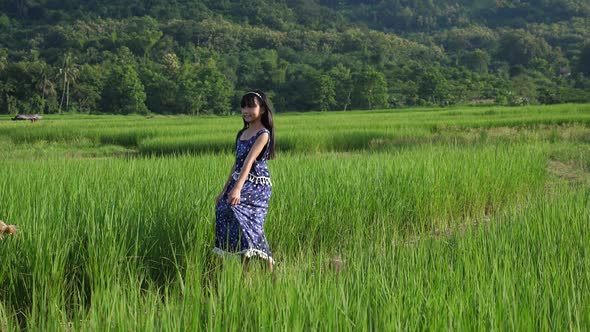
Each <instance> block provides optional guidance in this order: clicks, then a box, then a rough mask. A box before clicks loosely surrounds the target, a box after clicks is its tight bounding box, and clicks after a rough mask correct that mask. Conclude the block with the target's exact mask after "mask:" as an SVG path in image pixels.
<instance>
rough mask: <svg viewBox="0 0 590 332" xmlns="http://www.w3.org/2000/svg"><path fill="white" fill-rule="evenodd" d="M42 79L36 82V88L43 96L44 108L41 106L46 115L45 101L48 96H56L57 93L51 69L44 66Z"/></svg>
mask: <svg viewBox="0 0 590 332" xmlns="http://www.w3.org/2000/svg"><path fill="white" fill-rule="evenodd" d="M40 74H41V75H40V77H39V78H38V79H37V81H36V82H35V88H37V90H38V91H40V92H41V95H42V101H43V103H42V106H41V113H45V101H46V96H47V97H49V96H55V95H56V94H57V93H56V91H55V83H53V81H52V80H51V79H50V74H49V67H48V66H46V65H44V66H43V67H42V68H41V73H40Z"/></svg>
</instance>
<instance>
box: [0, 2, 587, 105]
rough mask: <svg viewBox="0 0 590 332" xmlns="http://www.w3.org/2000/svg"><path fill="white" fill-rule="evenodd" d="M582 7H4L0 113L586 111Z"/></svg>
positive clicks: (524, 4) (223, 4) (60, 4)
mask: <svg viewBox="0 0 590 332" xmlns="http://www.w3.org/2000/svg"><path fill="white" fill-rule="evenodd" d="M589 45H590V3H589V2H588V1H585V0H528V1H527V0H504V1H492V0H454V1H449V0H441V1H426V0H365V1H362V0H359V1H355V0H349V1H334V0H278V1H270V0H255V1H244V0H238V1H225V0H223V1H220V0H215V1H213V0H202V1H188V0H173V1H171V0H153V1H148V2H145V1H138V0H132V1H125V2H120V1H114V0H93V1H81V0H60V1H57V0H16V1H8V0H0V112H1V113H57V112H97V113H100V112H105V113H147V112H154V113H161V114H194V115H199V114H228V113H230V112H232V111H234V110H235V109H236V107H237V102H238V98H239V96H240V94H241V93H243V92H244V91H246V90H250V89H253V88H260V89H263V90H265V91H267V92H268V93H269V95H270V96H271V97H272V100H273V103H274V105H275V107H276V109H277V111H279V112H280V111H289V110H297V111H306V110H318V111H319V110H321V111H330V110H347V109H351V108H355V109H372V108H385V107H403V106H412V105H450V104H455V103H470V102H479V101H481V100H486V101H489V100H492V101H493V102H496V103H500V104H503V103H506V104H520V103H558V102H588V101H590V88H589V87H590V69H589V67H588V66H589V65H588V64H589V63H590V47H589Z"/></svg>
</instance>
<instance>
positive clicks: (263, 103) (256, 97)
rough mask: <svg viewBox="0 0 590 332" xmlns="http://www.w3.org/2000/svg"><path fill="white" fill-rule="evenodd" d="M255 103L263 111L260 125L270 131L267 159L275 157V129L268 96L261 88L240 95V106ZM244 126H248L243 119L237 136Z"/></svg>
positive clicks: (251, 105) (248, 105)
mask: <svg viewBox="0 0 590 332" xmlns="http://www.w3.org/2000/svg"><path fill="white" fill-rule="evenodd" d="M256 105H260V108H261V109H262V110H263V111H264V113H262V118H261V119H260V121H261V122H262V125H263V126H264V127H265V128H266V129H268V131H269V132H270V142H269V144H268V159H275V130H274V124H273V121H272V105H271V103H270V101H269V100H268V97H267V96H266V94H265V93H264V92H262V91H261V90H250V92H247V93H246V94H245V95H244V96H242V101H241V102H240V107H242V108H244V107H255V106H256ZM246 128H248V122H246V120H244V128H242V130H240V132H239V133H238V137H239V136H240V134H241V133H242V132H243V131H244V130H246ZM263 152H264V151H263Z"/></svg>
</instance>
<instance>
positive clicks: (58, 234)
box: [0, 106, 590, 330]
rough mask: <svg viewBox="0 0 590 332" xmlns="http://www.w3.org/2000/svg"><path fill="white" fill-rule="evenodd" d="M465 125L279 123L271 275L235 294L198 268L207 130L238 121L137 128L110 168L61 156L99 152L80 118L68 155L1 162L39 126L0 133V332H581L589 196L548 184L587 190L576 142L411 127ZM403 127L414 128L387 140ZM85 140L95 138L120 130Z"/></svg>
mask: <svg viewBox="0 0 590 332" xmlns="http://www.w3.org/2000/svg"><path fill="white" fill-rule="evenodd" d="M580 108H581V109H580V110H578V111H577V113H576V112H574V113H572V116H573V117H576V116H580V115H584V114H585V112H586V109H585V108H584V107H583V106H580ZM480 110H481V109H479V108H478V109H475V110H474V109H459V110H443V111H442V112H432V111H431V110H417V111H411V112H406V111H402V112H399V114H398V113H390V112H375V114H377V115H379V118H381V119H382V121H381V122H374V123H376V126H375V129H368V128H369V127H368V126H369V125H370V124H371V123H373V122H372V121H368V122H366V123H365V125H367V127H363V124H362V123H361V124H360V125H359V127H357V129H354V130H353V128H354V126H353V124H354V123H355V122H359V121H361V120H360V119H361V118H364V116H369V117H370V116H373V115H371V114H368V115H366V114H360V113H355V112H351V113H350V114H348V113H340V114H336V115H334V114H329V115H325V114H302V115H289V116H285V117H284V118H283V121H285V119H287V118H289V120H290V121H289V122H288V123H287V122H284V123H283V124H282V127H281V126H278V128H280V129H281V130H282V132H281V135H282V137H281V138H280V139H283V142H284V141H286V142H288V143H281V144H292V145H291V148H283V149H280V148H279V154H278V158H277V159H276V160H274V161H271V162H270V168H271V173H272V177H273V184H274V186H273V195H272V198H271V202H270V210H269V214H268V216H267V224H266V226H265V229H266V233H267V237H268V239H269V242H270V244H271V247H272V249H273V253H274V257H275V259H276V260H277V261H278V264H277V267H276V272H275V273H274V274H270V273H268V272H266V271H265V269H264V265H263V264H261V263H260V264H258V263H259V262H256V263H255V264H253V266H252V271H251V272H250V273H249V274H248V275H244V272H243V270H242V267H241V265H240V262H239V261H238V260H232V259H229V260H225V261H224V262H223V264H222V265H221V264H219V263H220V262H219V260H218V258H217V257H216V256H214V255H213V254H212V253H211V248H212V245H213V234H214V199H215V197H216V195H217V194H218V193H219V191H220V190H221V188H222V186H223V181H224V180H225V179H226V177H227V173H228V171H229V169H230V167H231V165H232V163H233V156H232V155H231V153H230V151H231V141H233V137H232V136H233V134H232V131H226V130H224V131H223V132H221V128H222V127H228V128H233V129H235V119H217V118H207V119H188V121H194V126H195V127H194V128H191V125H190V124H183V125H182V126H180V127H182V128H184V127H185V126H186V129H182V130H181V129H179V128H180V127H177V126H176V125H175V124H174V123H176V122H177V121H179V122H182V121H185V119H184V118H183V119H178V118H170V119H145V121H152V120H153V121H154V125H153V127H150V128H148V129H145V128H143V127H142V126H143V125H144V124H142V125H139V124H138V127H137V128H135V129H130V132H133V130H137V132H141V133H151V134H150V135H146V136H142V137H143V138H141V139H140V140H138V141H137V142H138V143H137V144H138V147H139V149H141V146H142V144H145V145H143V146H148V145H149V144H153V147H151V148H146V149H151V150H150V151H152V152H153V153H152V152H150V153H146V155H145V156H141V155H140V156H137V157H123V158H121V157H106V158H105V156H108V152H107V151H108V150H104V151H103V152H105V153H104V154H103V155H102V158H85V157H88V156H92V155H84V154H76V153H74V154H73V156H75V158H72V155H70V154H69V153H70V152H67V150H68V147H69V148H71V149H72V150H75V149H87V150H88V151H91V150H92V151H94V149H100V148H103V149H105V147H106V149H111V147H112V145H108V146H105V145H102V143H101V140H100V139H98V138H91V136H84V135H86V134H84V133H85V131H86V130H90V129H89V128H87V127H86V128H85V129H81V128H82V127H84V126H86V124H85V123H86V122H84V121H81V120H80V119H78V118H73V119H71V120H68V119H67V118H66V119H60V120H55V121H56V124H55V125H57V126H64V125H65V124H64V123H67V122H68V121H72V122H71V123H70V125H72V126H79V128H78V130H76V129H75V128H73V129H72V133H82V134H81V136H79V137H82V138H80V139H79V140H76V139H65V140H55V141H51V140H45V139H43V138H39V140H36V139H35V140H31V141H30V142H29V143H22V142H20V143H16V139H14V137H13V136H11V135H12V134H13V132H12V133H11V132H10V130H14V131H23V132H25V131H27V130H31V131H33V130H34V129H33V128H35V127H33V126H29V125H37V124H18V125H17V124H12V123H11V124H10V126H13V127H11V129H10V130H8V131H1V130H0V137H2V140H4V141H3V142H4V144H5V145H4V148H3V149H2V152H3V154H2V157H1V158H0V169H2V172H1V173H0V202H1V203H0V219H3V220H5V221H7V222H9V223H15V224H17V225H18V226H19V231H20V232H19V234H18V236H17V237H7V238H6V239H5V240H4V241H0V261H1V262H2V264H0V330H18V329H31V330H70V329H72V330H203V329H207V330H260V329H265V330H275V329H280V330H310V329H316V330H391V329H404V330H417V329H421V330H422V329H424V330H426V329H428V330H441V329H453V330H455V329H457V330H459V329H460V330H483V329H485V330H490V329H510V330H516V329H518V330H531V329H541V330H549V329H551V330H564V329H568V330H587V329H588V328H589V327H590V315H589V312H590V295H589V294H590V272H589V271H590V252H589V249H588V248H589V245H590V234H589V233H590V229H589V226H590V225H589V221H590V220H589V219H588V218H589V217H588V216H589V215H590V203H589V202H590V188H589V187H588V186H587V185H585V184H584V183H583V182H574V181H570V180H571V179H569V178H560V177H559V174H557V175H556V174H555V172H551V171H548V168H549V167H550V165H551V163H550V160H559V161H560V162H563V163H570V162H571V165H573V166H572V167H578V170H579V174H580V176H584V175H586V173H587V172H588V169H587V168H584V167H585V166H584V165H586V163H585V156H586V155H587V152H588V151H587V149H586V144H587V143H585V142H584V141H583V138H584V137H585V135H587V133H588V128H587V127H586V126H585V125H584V124H583V123H579V124H575V125H565V126H561V125H560V126H553V125H550V126H542V125H539V124H537V125H534V126H532V127H502V128H495V127H493V126H492V127H488V126H485V125H484V126H482V127H465V128H461V127H448V126H442V125H441V124H439V125H437V126H438V127H436V128H433V127H431V126H430V124H429V123H425V122H424V121H423V119H422V118H421V115H425V114H430V113H434V114H432V116H433V117H443V116H445V114H444V113H448V112H459V113H461V114H464V113H465V116H467V115H468V114H469V112H473V113H478V112H479V111H480ZM557 110H558V111H559V110H560V109H557ZM488 111H489V110H488ZM484 112H485V110H484ZM510 112H514V113H517V114H519V116H522V114H520V113H519V112H524V113H526V112H534V109H522V110H521V109H514V110H512V109H510ZM560 112H562V113H568V112H569V111H568V110H566V109H563V110H561V111H560ZM478 114H479V113H478ZM402 115H403V116H404V117H407V121H408V123H409V122H410V121H411V119H412V117H414V123H413V124H412V125H410V126H404V125H401V124H400V125H399V126H400V127H392V128H389V127H387V126H385V125H382V124H383V123H390V124H392V123H394V122H395V121H397V120H392V119H399V117H401V116H402ZM495 115H496V114H495V113H494V114H489V115H486V116H495ZM446 116H447V117H449V116H455V115H446ZM531 116H532V117H534V115H531ZM314 117H316V118H317V119H318V120H317V122H315V124H313V125H311V126H310V130H309V131H306V132H304V131H296V130H291V129H293V128H297V126H299V125H302V124H303V123H309V119H311V118H314ZM279 118H280V117H277V119H279ZM298 119H300V120H298ZM322 119H323V120H322ZM50 120H52V119H50ZM201 120H202V123H201V122H199V121H201ZM304 120H305V121H304ZM578 120H579V118H578ZM78 121H79V122H78ZM92 121H95V124H94V126H95V127H96V133H100V131H101V128H102V129H104V128H107V127H115V126H117V123H119V122H118V120H117V121H113V118H111V117H107V118H104V119H103V118H96V119H92ZM103 121H104V122H103ZM133 121H137V122H140V121H143V120H141V119H140V118H139V117H137V118H133ZM158 121H161V122H160V124H159V125H158ZM297 121H301V122H297ZM322 121H325V122H323V123H322ZM489 121H491V122H493V119H489ZM48 122H50V121H48ZM197 122H199V123H197ZM441 123H442V122H441ZM4 125H5V124H2V126H4ZM21 125H22V126H21ZM19 126H21V127H19ZM25 126H28V127H25ZM238 126H239V125H238ZM289 126H293V127H291V129H288V128H289ZM314 126H315V127H314ZM324 126H327V127H324ZM453 126H454V125H453ZM29 127H30V128H29ZM15 128H16V129H15ZM23 128H26V129H23ZM38 128H41V127H38ZM395 128H397V129H395ZM191 129H192V131H194V133H193V132H192V131H191ZM47 130H49V129H47ZM117 130H120V132H121V133H122V135H123V133H125V131H124V129H123V128H119V129H117ZM175 130H178V132H179V134H178V135H174V134H173V133H174V131H175ZM183 130H186V131H185V132H183ZM217 131H219V132H217ZM108 132H109V131H108V130H106V129H105V133H103V134H101V135H107V134H106V133H108ZM114 132H115V131H113V132H111V133H114ZM206 132H211V133H212V134H211V135H210V136H209V135H207V134H204V133H206ZM347 132H348V134H349V135H348V136H347V135H345V133H347ZM2 135H4V136H2ZM43 135H44V134H39V136H38V137H43ZM277 135H278V134H277ZM228 136H229V138H228ZM95 137H98V136H95ZM115 137H116V135H115ZM138 137H139V136H138ZM289 137H290V139H291V141H289ZM400 137H403V138H404V140H401V139H400ZM164 138H165V139H164ZM461 138H462V139H461ZM13 139H14V140H13ZM94 139H97V140H96V141H94ZM280 139H279V138H278V142H281V141H280ZM396 139H400V141H397V142H401V143H396V144H394V143H391V142H396V141H395V140H396ZM116 140H119V138H115V139H114V140H113V141H109V142H108V143H109V144H113V142H114V141H116ZM121 140H122V139H121ZM166 140H167V141H166ZM193 140H194V141H193ZM218 140H219V141H218ZM383 140H384V141H383ZM228 141H229V142H230V143H227V142H228ZM150 142H151V143H150ZM166 142H167V143H166ZM193 142H194V143H193ZM216 142H219V143H216ZM289 142H290V143H289ZM314 142H315V143H316V145H313V144H314ZM384 142H385V143H384ZM387 142H389V143H387ZM103 143H107V141H104V142H103ZM134 144H135V143H134ZM158 144H159V147H158ZM183 144H184V147H183ZM193 144H194V145H193ZM217 144H219V145H217ZM379 144H381V145H387V144H390V146H389V147H387V148H384V147H382V146H381V147H376V145H379ZM54 145H55V146H58V147H59V148H58V149H57V148H56V149H57V150H58V151H60V152H55V153H51V152H46V153H42V154H38V155H33V154H29V155H27V153H25V152H22V151H33V150H34V149H35V148H34V147H35V146H38V147H39V146H40V147H41V148H40V149H46V148H47V147H48V146H54ZM227 145H229V147H228V148H223V149H218V148H217V147H218V146H227ZM308 145H310V146H308ZM109 146H110V147H109ZM166 146H168V147H166ZM192 146H197V148H192ZM178 147H180V148H178ZM166 148H167V149H170V150H169V152H165V151H164V149H166ZM191 149H192V150H191ZM125 151H126V150H125ZM157 151H160V152H157ZM62 152H63V153H62ZM95 152H96V151H95ZM187 152H191V153H187ZM577 174H578V173H577ZM336 256H340V257H342V259H343V260H345V263H344V267H343V269H342V270H341V271H339V272H338V271H337V270H335V269H334V268H333V267H332V266H331V263H330V261H331V260H332V259H333V258H334V257H336Z"/></svg>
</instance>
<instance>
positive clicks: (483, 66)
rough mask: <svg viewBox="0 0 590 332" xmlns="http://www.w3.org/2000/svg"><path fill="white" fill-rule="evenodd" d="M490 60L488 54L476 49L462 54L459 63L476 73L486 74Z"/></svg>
mask: <svg viewBox="0 0 590 332" xmlns="http://www.w3.org/2000/svg"><path fill="white" fill-rule="evenodd" d="M490 60H491V58H490V55H489V54H488V53H486V52H485V51H482V50H480V49H477V50H475V51H473V52H468V53H466V54H464V55H463V57H462V58H461V63H462V64H463V65H465V67H467V68H469V69H471V70H473V71H474V72H476V73H479V74H487V72H488V66H489V64H490Z"/></svg>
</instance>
